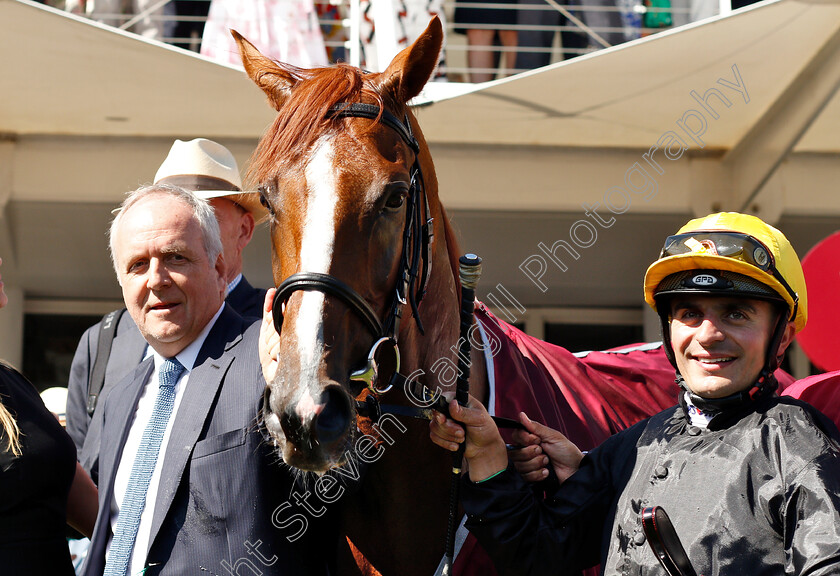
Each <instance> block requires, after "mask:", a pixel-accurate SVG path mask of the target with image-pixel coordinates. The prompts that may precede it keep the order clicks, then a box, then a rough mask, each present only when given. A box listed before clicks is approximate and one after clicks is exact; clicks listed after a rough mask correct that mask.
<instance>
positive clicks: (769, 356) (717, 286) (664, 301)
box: [645, 212, 808, 414]
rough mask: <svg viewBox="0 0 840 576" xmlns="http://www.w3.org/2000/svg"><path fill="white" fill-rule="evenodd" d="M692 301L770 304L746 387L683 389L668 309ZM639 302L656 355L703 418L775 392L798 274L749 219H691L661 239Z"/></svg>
mask: <svg viewBox="0 0 840 576" xmlns="http://www.w3.org/2000/svg"><path fill="white" fill-rule="evenodd" d="M693 296H707V297H729V298H746V299H753V300H759V301H765V302H768V303H770V304H771V305H772V309H773V312H774V315H773V318H771V324H772V325H773V329H772V331H771V333H770V338H769V342H768V345H767V349H766V353H765V354H764V363H763V366H762V368H761V370H760V372H759V373H758V374H757V377H756V379H755V382H752V386H749V387H747V388H746V389H743V390H740V389H739V390H738V391H736V392H734V393H733V394H731V395H727V396H721V394H720V393H718V392H715V393H713V394H711V395H708V394H707V395H706V396H705V397H704V396H701V395H699V393H698V392H697V391H696V390H694V389H693V388H692V387H690V386H686V382H685V377H684V375H683V374H682V372H681V370H682V368H685V369H688V370H690V369H691V368H690V366H691V365H690V364H687V365H686V363H685V362H680V360H681V359H683V357H682V356H678V355H676V354H675V352H674V348H673V342H672V340H671V324H672V321H673V318H672V306H673V303H674V301H675V300H679V299H680V298H685V297H693ZM645 301H646V302H647V303H648V305H649V306H650V307H651V308H653V309H654V310H655V311H656V312H657V313H658V314H659V318H660V320H661V323H662V340H663V346H664V350H665V353H666V355H667V356H668V359H669V360H670V361H671V364H672V365H673V366H674V368H676V370H677V383H678V384H679V385H680V387H681V388H682V389H683V390H685V391H686V392H687V394H686V399H687V401H688V402H689V404H691V405H693V406H694V407H698V408H699V407H701V406H703V407H705V408H706V409H707V412H709V413H710V414H715V413H718V412H720V411H721V410H722V409H724V408H726V407H730V406H735V405H737V404H741V403H744V402H751V401H753V400H754V399H755V398H757V397H759V396H762V395H766V394H772V393H773V392H774V391H775V390H776V388H777V382H776V379H775V377H774V376H773V373H774V372H775V371H776V369H777V368H778V367H779V365H780V364H781V361H782V359H783V358H784V353H785V349H786V348H787V346H788V344H790V341H791V339H792V336H793V334H794V333H795V332H799V331H800V330H802V329H803V328H804V327H805V323H806V322H807V320H808V296H807V289H806V286H805V276H804V274H803V272H802V265H801V264H800V262H799V258H798V257H797V255H796V252H795V251H794V250H793V247H792V246H791V245H790V243H789V242H788V240H787V238H785V236H784V235H783V234H782V233H781V232H780V231H779V230H777V229H775V228H773V227H772V226H768V225H767V224H765V223H764V222H763V221H761V220H760V219H758V218H756V217H754V216H749V215H744V214H737V213H732V212H730V213H722V214H713V215H710V216H706V217H705V218H697V219H695V220H691V221H690V222H688V224H686V225H685V226H683V227H682V228H681V229H680V230H679V231H678V232H677V234H676V235H675V236H669V237H668V238H667V239H666V240H665V246H664V247H663V248H662V253H661V254H660V257H659V259H658V260H657V261H656V262H654V263H653V264H651V265H650V267H649V268H648V270H647V274H646V275H645ZM757 360H758V358H755V359H754V361H757Z"/></svg>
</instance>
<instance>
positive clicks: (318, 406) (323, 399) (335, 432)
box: [280, 385, 352, 459]
mask: <svg viewBox="0 0 840 576" xmlns="http://www.w3.org/2000/svg"><path fill="white" fill-rule="evenodd" d="M351 421H352V413H351V408H350V400H349V397H348V395H347V394H346V393H345V392H344V391H343V390H342V389H341V388H340V387H339V386H337V385H330V386H327V387H326V388H325V389H324V390H323V391H322V392H321V394H320V397H319V398H318V399H317V400H316V399H314V398H312V396H311V395H310V394H309V393H305V394H304V395H303V396H301V398H299V399H298V401H297V402H295V403H293V404H289V405H287V406H286V408H285V410H284V411H283V413H282V414H281V415H280V425H281V427H282V429H283V433H284V435H285V436H286V440H287V441H288V442H291V443H292V444H294V446H295V448H296V449H297V450H298V451H303V452H307V451H313V452H315V451H318V450H320V451H323V453H324V456H326V457H327V458H328V459H331V458H330V457H331V456H334V455H333V454H331V452H333V451H335V450H336V449H339V450H340V449H342V448H343V447H344V444H345V442H344V441H345V439H346V437H347V434H348V433H349V432H350V423H351ZM338 456H340V454H339V455H338Z"/></svg>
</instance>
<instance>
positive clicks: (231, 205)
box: [67, 138, 266, 481]
mask: <svg viewBox="0 0 840 576" xmlns="http://www.w3.org/2000/svg"><path fill="white" fill-rule="evenodd" d="M155 184H172V185H175V186H180V187H181V188H185V189H187V190H190V191H193V192H195V193H196V194H197V195H198V196H200V197H202V198H205V199H207V200H209V201H210V205H211V206H212V207H213V210H214V212H215V214H216V219H217V220H218V221H219V227H220V229H221V234H222V246H223V253H224V258H225V265H226V270H227V272H226V280H227V292H226V294H227V296H226V299H227V302H228V303H229V304H230V305H231V307H232V308H233V309H234V310H236V311H237V312H238V313H239V314H240V315H241V316H243V317H245V318H251V319H254V318H258V317H260V316H261V315H262V304H263V299H264V298H265V290H261V289H257V288H254V287H253V286H251V284H249V283H248V281H247V280H246V279H245V277H244V276H243V275H242V252H243V251H244V250H245V247H246V246H247V245H248V243H249V242H250V241H251V238H252V237H253V234H254V227H255V226H256V223H257V222H258V221H259V220H260V219H262V218H263V217H264V216H265V214H266V211H265V209H264V208H263V207H262V205H261V204H260V201H259V197H258V195H257V193H256V192H244V191H243V190H242V180H241V178H240V175H239V167H238V166H237V164H236V160H235V159H234V157H233V154H231V153H230V151H229V150H228V149H227V148H225V147H224V146H222V145H221V144H218V143H216V142H213V141H212V140H207V139H206V138H196V139H194V140H190V141H188V142H184V141H181V140H176V141H175V143H174V144H173V145H172V148H171V149H170V151H169V154H168V155H167V157H166V159H165V160H164V161H163V164H161V166H160V168H159V169H158V171H157V174H156V175H155ZM123 312H124V310H116V311H114V312H111V313H110V314H109V315H107V316H106V317H105V318H103V320H102V321H100V322H99V323H97V324H95V325H94V326H92V327H90V328H88V329H87V331H85V333H84V334H83V335H82V338H81V340H79V345H78V347H77V348H76V354H75V356H74V357H73V364H72V366H71V369H70V380H69V382H68V385H67V388H68V398H67V432H68V433H69V434H70V436H71V437H72V438H73V442H75V444H76V450H77V452H78V453H79V461H80V462H81V463H82V466H83V467H84V468H85V469H86V470H87V471H88V472H89V473H90V474H91V476H92V477H93V479H94V481H96V477H97V472H96V470H95V469H92V467H91V462H92V461H93V460H95V458H96V456H97V455H98V452H99V438H98V437H91V438H87V436H88V428H89V427H90V421H91V415H90V411H89V410H88V405H89V401H90V399H89V392H90V388H91V386H90V384H91V377H92V376H93V373H94V368H95V364H96V359H97V354H99V355H102V356H103V357H102V359H100V362H103V363H104V364H105V365H104V370H105V372H104V385H103V386H102V390H103V392H104V390H105V389H107V388H108V387H110V386H113V385H114V384H116V383H117V382H119V381H120V380H122V378H123V377H125V375H126V374H128V373H129V372H131V371H132V370H133V369H134V368H135V367H136V366H137V365H138V364H139V363H140V362H141V361H142V360H143V358H144V357H145V356H146V355H147V351H148V347H147V344H146V341H145V340H144V339H143V337H142V336H141V335H140V332H139V331H138V330H137V327H136V326H135V325H134V321H133V320H132V319H131V316H130V315H129V314H124V313H123ZM103 330H116V332H115V333H114V335H113V341H112V342H111V349H110V354H108V353H107V352H106V351H99V347H100V336H101V335H102V334H103ZM106 342H107V339H106ZM100 369H101V367H100ZM100 378H102V376H100ZM100 382H103V381H102V380H100ZM95 402H96V400H95V399H94V404H93V407H94V408H95Z"/></svg>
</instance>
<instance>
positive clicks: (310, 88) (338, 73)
mask: <svg viewBox="0 0 840 576" xmlns="http://www.w3.org/2000/svg"><path fill="white" fill-rule="evenodd" d="M278 66H280V67H282V68H283V69H284V70H285V71H286V72H287V73H288V74H289V75H290V76H291V77H292V78H293V79H294V87H293V88H292V90H290V91H289V92H288V94H287V96H286V98H285V100H284V101H283V104H282V106H281V107H280V109H279V111H278V113H277V117H276V118H275V119H274V122H273V124H272V125H271V127H270V128H269V129H268V130H267V131H266V133H265V135H263V137H262V139H260V142H259V144H258V145H257V148H256V150H255V151H254V154H253V156H252V157H251V162H250V167H249V168H248V175H247V179H248V180H249V182H250V183H251V185H252V186H256V185H258V184H260V183H263V182H266V181H267V180H269V179H270V178H271V177H272V176H273V175H274V174H275V173H276V170H277V168H278V162H279V161H281V160H285V161H289V162H295V161H297V160H299V159H300V157H301V156H302V155H303V154H304V153H306V151H307V150H308V149H309V148H310V147H311V146H312V144H313V143H314V142H315V141H316V140H317V139H318V137H319V136H321V135H322V134H324V133H325V132H327V131H329V130H330V129H331V128H332V127H333V126H334V125H335V124H336V123H337V122H338V121H339V119H337V118H335V117H333V116H331V115H330V114H329V111H330V109H331V108H332V107H333V106H335V105H337V104H339V103H344V102H362V101H365V102H369V103H375V104H377V105H378V106H380V107H387V108H389V109H390V110H391V111H392V112H394V113H396V114H398V115H400V114H401V113H402V110H401V108H403V107H402V106H401V105H399V104H398V103H397V102H395V101H393V99H391V98H388V97H387V96H386V95H382V94H380V93H379V91H378V90H377V88H378V86H377V85H376V83H375V82H374V81H375V79H376V78H377V77H379V76H380V74H378V73H377V74H374V73H365V72H362V71H361V70H359V69H358V68H356V67H354V66H350V65H348V64H337V65H335V66H331V67H325V68H310V69H306V68H298V67H295V66H291V65H289V64H280V63H278Z"/></svg>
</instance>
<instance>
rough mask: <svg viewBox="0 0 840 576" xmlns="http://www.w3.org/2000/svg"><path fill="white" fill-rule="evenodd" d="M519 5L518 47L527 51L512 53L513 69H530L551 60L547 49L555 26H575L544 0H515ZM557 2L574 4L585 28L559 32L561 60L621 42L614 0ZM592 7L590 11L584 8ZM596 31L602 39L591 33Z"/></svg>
mask: <svg viewBox="0 0 840 576" xmlns="http://www.w3.org/2000/svg"><path fill="white" fill-rule="evenodd" d="M519 4H520V6H522V7H523V8H520V10H519V14H518V17H517V24H519V25H520V26H523V28H522V29H520V31H519V46H520V47H521V48H528V49H530V50H520V51H519V52H518V53H517V55H516V68H517V69H520V70H531V69H533V68H540V67H542V66H547V65H548V64H550V63H551V48H552V45H553V43H554V34H555V31H556V27H558V26H576V24H574V23H573V22H571V21H570V20H569V19H568V17H567V15H565V14H563V13H562V12H561V11H559V10H557V8H555V7H554V6H552V5H551V4H549V3H548V2H547V1H546V0H519ZM559 4H560V5H563V6H569V5H574V6H576V9H575V10H574V12H573V15H575V16H576V17H577V18H579V19H580V20H581V21H582V22H583V23H584V24H585V25H586V26H587V27H588V28H590V30H591V33H590V32H587V31H586V30H582V29H581V30H579V31H571V30H567V31H564V32H565V34H563V35H561V42H562V44H563V46H562V47H563V50H564V54H563V57H564V59H568V58H571V57H573V56H577V55H579V54H580V53H581V52H582V51H584V50H587V49H595V50H599V49H601V48H605V47H606V46H604V44H606V45H607V46H614V45H616V44H620V43H622V42H624V41H625V37H624V32H623V22H622V18H621V13H620V11H619V9H618V6H617V5H616V2H615V0H570V1H569V2H565V1H564V2H559ZM589 7H592V8H595V9H594V10H588V9H587V8H589ZM593 33H594V34H596V35H597V36H598V37H600V39H601V40H602V41H603V42H601V41H599V39H598V38H596V37H594V36H593V35H592V34H593Z"/></svg>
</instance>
